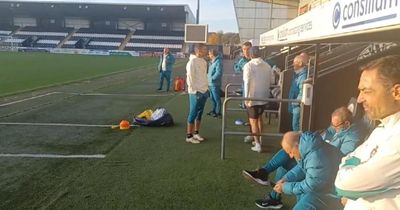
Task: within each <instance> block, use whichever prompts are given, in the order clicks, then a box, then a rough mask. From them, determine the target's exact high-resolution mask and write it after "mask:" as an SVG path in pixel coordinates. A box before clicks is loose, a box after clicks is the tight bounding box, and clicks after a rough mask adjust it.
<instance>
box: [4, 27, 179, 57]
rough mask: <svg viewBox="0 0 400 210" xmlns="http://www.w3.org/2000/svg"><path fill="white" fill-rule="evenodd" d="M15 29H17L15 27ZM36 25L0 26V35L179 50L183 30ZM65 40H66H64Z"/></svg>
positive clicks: (37, 42)
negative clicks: (133, 30) (45, 26)
mask: <svg viewBox="0 0 400 210" xmlns="http://www.w3.org/2000/svg"><path fill="white" fill-rule="evenodd" d="M16 29H19V30H16ZM74 30H75V29H73V28H39V27H31V26H29V27H23V28H19V27H17V26H15V27H6V26H4V27H3V26H1V25H0V35H10V34H12V33H13V32H14V34H13V37H12V39H8V40H7V42H11V43H13V44H14V46H22V47H41V48H56V47H57V46H58V45H61V43H64V44H62V46H61V47H62V48H78V49H103V50H117V49H118V48H119V47H120V46H121V45H122V44H123V43H124V42H125V41H128V40H129V41H128V42H127V44H126V47H125V48H124V49H123V50H136V51H150V52H155V51H160V50H162V49H163V48H164V47H169V48H171V50H173V51H174V52H179V51H181V50H182V46H183V40H184V37H183V36H184V33H183V32H166V31H161V32H160V31H155V32H154V31H144V30H137V31H135V32H134V33H133V35H132V36H130V37H127V36H128V35H130V34H131V33H130V31H129V30H97V29H96V30H93V29H87V28H81V29H79V30H77V31H76V32H75V31H74ZM66 39H67V40H66Z"/></svg>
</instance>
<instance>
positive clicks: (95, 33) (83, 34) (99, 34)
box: [63, 28, 129, 50]
mask: <svg viewBox="0 0 400 210" xmlns="http://www.w3.org/2000/svg"><path fill="white" fill-rule="evenodd" d="M128 33H129V30H94V29H88V28H81V29H79V30H78V31H77V32H76V33H74V34H73V35H72V37H71V38H70V39H69V40H68V41H67V42H66V43H65V44H64V45H63V48H82V49H99V50H117V49H118V48H119V46H120V45H121V43H122V42H123V41H124V40H125V38H126V36H127V34H128Z"/></svg>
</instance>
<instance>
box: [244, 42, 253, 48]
mask: <svg viewBox="0 0 400 210" xmlns="http://www.w3.org/2000/svg"><path fill="white" fill-rule="evenodd" d="M242 46H246V47H253V44H251V42H249V41H247V42H244V43H243V44H242Z"/></svg>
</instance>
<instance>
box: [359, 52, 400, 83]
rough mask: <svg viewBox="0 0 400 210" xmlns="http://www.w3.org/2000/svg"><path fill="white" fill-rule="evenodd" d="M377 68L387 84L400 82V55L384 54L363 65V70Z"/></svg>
mask: <svg viewBox="0 0 400 210" xmlns="http://www.w3.org/2000/svg"><path fill="white" fill-rule="evenodd" d="M375 69H376V70H377V71H378V75H379V76H380V78H381V79H382V80H383V81H384V82H385V83H386V85H390V86H391V85H395V84H400V55H388V56H384V57H381V58H378V59H375V60H373V61H371V62H369V63H367V64H366V65H364V66H362V67H361V71H370V70H375Z"/></svg>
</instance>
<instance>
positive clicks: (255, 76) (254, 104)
mask: <svg viewBox="0 0 400 210" xmlns="http://www.w3.org/2000/svg"><path fill="white" fill-rule="evenodd" d="M250 57H251V60H250V61H249V62H248V63H247V64H246V65H244V67H243V82H244V91H243V93H244V97H246V98H257V99H267V98H269V96H270V91H269V88H270V85H271V82H272V80H273V75H272V74H273V73H272V69H271V66H269V65H268V64H267V63H266V62H264V60H263V59H262V58H260V51H259V49H258V47H251V48H250ZM265 104H267V102H265V101H252V100H246V101H245V105H246V109H247V113H248V116H249V121H250V127H251V132H252V133H253V134H255V136H254V142H255V144H254V147H252V148H251V150H253V151H256V152H261V136H259V134H261V133H262V129H263V120H262V116H263V113H264V109H265Z"/></svg>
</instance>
